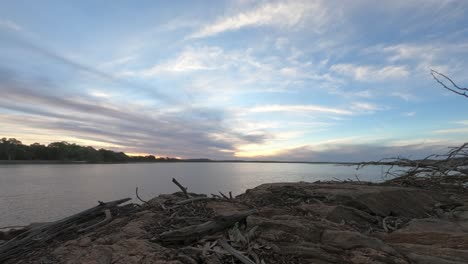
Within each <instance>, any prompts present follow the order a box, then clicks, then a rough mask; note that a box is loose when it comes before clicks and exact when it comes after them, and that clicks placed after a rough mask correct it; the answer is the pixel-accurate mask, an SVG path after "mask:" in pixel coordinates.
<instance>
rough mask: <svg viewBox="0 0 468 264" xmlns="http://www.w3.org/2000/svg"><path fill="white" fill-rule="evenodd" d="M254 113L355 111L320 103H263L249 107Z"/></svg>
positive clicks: (346, 113) (348, 113)
mask: <svg viewBox="0 0 468 264" xmlns="http://www.w3.org/2000/svg"><path fill="white" fill-rule="evenodd" d="M249 111H250V112H252V113H269V112H270V113H271V112H303V113H330V114H337V115H351V114H353V112H351V111H349V110H346V109H340V108H334V107H326V106H320V105H263V106H255V107H253V108H250V109H249Z"/></svg>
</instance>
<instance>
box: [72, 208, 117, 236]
mask: <svg viewBox="0 0 468 264" xmlns="http://www.w3.org/2000/svg"><path fill="white" fill-rule="evenodd" d="M104 213H105V214H106V218H104V220H102V221H101V222H98V223H96V224H94V225H91V226H88V227H85V228H82V229H79V230H78V233H84V232H86V231H89V230H92V229H95V228H97V227H100V226H102V225H105V224H107V223H109V222H110V221H111V220H112V213H111V211H110V210H109V209H106V210H104Z"/></svg>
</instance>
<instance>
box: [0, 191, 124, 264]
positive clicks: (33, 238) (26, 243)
mask: <svg viewBox="0 0 468 264" xmlns="http://www.w3.org/2000/svg"><path fill="white" fill-rule="evenodd" d="M130 200H131V198H125V199H120V200H116V201H112V202H108V203H100V204H99V205H98V206H95V207H93V208H90V209H87V210H85V211H82V212H80V213H77V214H75V215H72V216H69V217H66V218H63V219H61V220H58V221H55V222H51V223H46V224H44V225H39V226H36V227H33V228H31V229H29V230H27V231H25V232H24V233H21V234H20V235H18V236H16V237H15V238H13V239H11V240H9V241H8V242H6V243H4V244H2V245H0V263H2V262H4V261H6V260H7V259H10V258H13V257H15V256H17V255H19V254H21V253H24V252H27V251H28V250H30V249H32V248H35V247H38V246H40V245H42V244H43V243H45V242H47V241H49V240H51V239H53V238H55V237H57V236H58V235H60V234H63V233H65V232H72V231H76V228H77V226H79V225H80V224H83V223H85V222H87V221H89V220H91V219H94V218H95V217H96V216H97V215H99V214H101V213H102V212H104V211H105V210H108V209H112V208H114V207H116V206H118V205H119V204H122V203H125V202H128V201H130Z"/></svg>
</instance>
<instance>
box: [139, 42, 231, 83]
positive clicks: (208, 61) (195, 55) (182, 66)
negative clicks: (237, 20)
mask: <svg viewBox="0 0 468 264" xmlns="http://www.w3.org/2000/svg"><path fill="white" fill-rule="evenodd" d="M223 55H224V54H223V50H222V49H221V48H219V47H201V48H192V47H188V48H186V49H185V50H183V51H182V52H181V53H180V54H179V55H178V56H177V57H176V58H174V59H171V60H168V61H167V62H165V63H162V64H157V65H155V66H153V67H151V68H149V69H145V70H142V71H141V75H142V76H143V77H153V76H158V75H161V74H165V73H184V72H192V71H202V70H205V71H206V70H214V69H220V68H222V66H223V65H220V64H219V62H221V63H222V61H223V60H224V58H222V56H223Z"/></svg>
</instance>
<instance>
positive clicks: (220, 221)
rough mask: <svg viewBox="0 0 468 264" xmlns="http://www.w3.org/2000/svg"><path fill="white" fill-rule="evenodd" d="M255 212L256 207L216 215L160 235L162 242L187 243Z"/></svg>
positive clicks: (220, 229) (215, 231) (222, 228)
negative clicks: (199, 222)
mask: <svg viewBox="0 0 468 264" xmlns="http://www.w3.org/2000/svg"><path fill="white" fill-rule="evenodd" d="M255 213H257V210H256V209H252V210H248V211H244V212H240V213H237V214H233V215H228V216H218V217H215V218H214V219H213V220H212V221H208V222H206V223H203V224H200V225H193V226H187V227H183V228H180V229H176V230H173V231H167V232H164V233H162V234H161V235H160V240H161V241H162V242H163V243H166V244H170V243H188V242H192V241H195V240H198V239H200V238H202V237H204V236H207V235H211V234H214V233H217V232H219V231H222V230H224V229H226V228H228V227H231V226H233V225H234V224H235V223H237V222H240V221H243V220H245V218H246V217H247V216H249V215H252V214H255Z"/></svg>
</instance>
